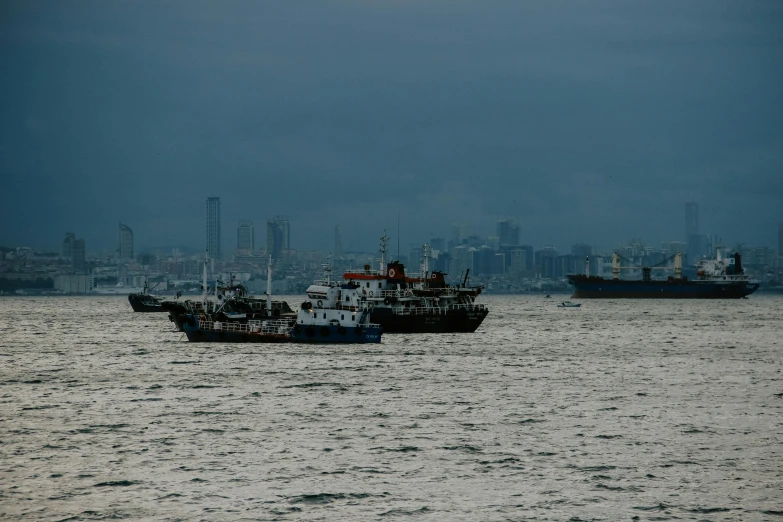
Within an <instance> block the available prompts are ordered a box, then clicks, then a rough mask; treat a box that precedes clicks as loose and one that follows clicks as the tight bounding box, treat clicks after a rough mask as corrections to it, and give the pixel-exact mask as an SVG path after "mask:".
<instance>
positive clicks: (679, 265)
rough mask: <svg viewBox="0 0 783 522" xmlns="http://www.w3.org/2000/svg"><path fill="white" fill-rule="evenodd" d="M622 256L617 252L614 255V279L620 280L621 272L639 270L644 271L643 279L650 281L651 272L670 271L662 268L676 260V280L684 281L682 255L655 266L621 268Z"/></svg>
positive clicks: (669, 258) (678, 254)
mask: <svg viewBox="0 0 783 522" xmlns="http://www.w3.org/2000/svg"><path fill="white" fill-rule="evenodd" d="M620 257H621V256H620V254H618V253H617V252H614V253H612V279H620V270H634V269H637V268H641V269H642V278H643V279H644V280H645V281H649V280H650V272H651V271H652V270H670V269H671V267H669V266H662V265H664V263H668V262H669V261H671V260H672V259H674V278H675V279H682V254H681V253H679V252H677V253H676V254H674V255H673V256H671V257H668V258H666V259H664V260H663V261H661V262H660V263H657V264H655V265H653V266H643V267H639V266H620Z"/></svg>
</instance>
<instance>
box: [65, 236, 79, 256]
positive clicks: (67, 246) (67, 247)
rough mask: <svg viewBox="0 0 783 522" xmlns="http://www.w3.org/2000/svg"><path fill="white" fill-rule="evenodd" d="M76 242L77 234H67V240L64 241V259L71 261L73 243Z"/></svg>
mask: <svg viewBox="0 0 783 522" xmlns="http://www.w3.org/2000/svg"><path fill="white" fill-rule="evenodd" d="M75 240H76V234H74V233H73V232H66V233H65V239H64V240H63V257H64V258H66V259H71V253H72V251H73V242H74V241H75Z"/></svg>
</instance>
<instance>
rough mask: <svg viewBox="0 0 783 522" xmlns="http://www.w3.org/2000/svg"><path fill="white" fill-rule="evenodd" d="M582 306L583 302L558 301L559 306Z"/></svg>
mask: <svg viewBox="0 0 783 522" xmlns="http://www.w3.org/2000/svg"><path fill="white" fill-rule="evenodd" d="M580 306H582V303H574V302H571V301H563V302H562V303H558V305H557V307H558V308H579V307H580Z"/></svg>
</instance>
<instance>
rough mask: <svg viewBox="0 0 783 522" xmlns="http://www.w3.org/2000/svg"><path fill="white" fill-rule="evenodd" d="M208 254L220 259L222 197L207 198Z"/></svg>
mask: <svg viewBox="0 0 783 522" xmlns="http://www.w3.org/2000/svg"><path fill="white" fill-rule="evenodd" d="M207 254H208V255H209V257H211V258H212V259H220V256H221V254H222V252H221V250H220V198H219V197H211V198H207Z"/></svg>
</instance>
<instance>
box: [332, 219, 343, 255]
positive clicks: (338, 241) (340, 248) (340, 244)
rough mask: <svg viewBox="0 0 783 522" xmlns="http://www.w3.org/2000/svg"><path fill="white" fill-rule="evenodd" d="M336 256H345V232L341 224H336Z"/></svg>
mask: <svg viewBox="0 0 783 522" xmlns="http://www.w3.org/2000/svg"><path fill="white" fill-rule="evenodd" d="M334 257H335V258H336V259H340V258H341V257H343V234H342V232H341V231H340V225H335V226H334Z"/></svg>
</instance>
